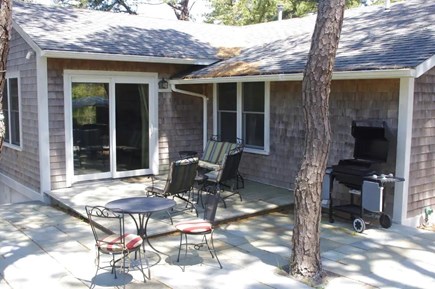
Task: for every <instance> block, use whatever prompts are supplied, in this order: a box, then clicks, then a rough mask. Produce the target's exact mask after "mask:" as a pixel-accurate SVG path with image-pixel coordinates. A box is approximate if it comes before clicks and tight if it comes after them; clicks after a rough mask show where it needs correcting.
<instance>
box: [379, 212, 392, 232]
mask: <svg viewBox="0 0 435 289" xmlns="http://www.w3.org/2000/svg"><path fill="white" fill-rule="evenodd" d="M379 224H381V226H382V228H385V229H388V228H389V227H391V225H392V222H391V218H390V216H388V215H387V214H381V216H380V217H379Z"/></svg>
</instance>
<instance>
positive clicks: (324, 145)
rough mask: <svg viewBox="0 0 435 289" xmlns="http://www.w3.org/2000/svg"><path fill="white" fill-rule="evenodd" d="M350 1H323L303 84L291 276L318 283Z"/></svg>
mask: <svg viewBox="0 0 435 289" xmlns="http://www.w3.org/2000/svg"><path fill="white" fill-rule="evenodd" d="M344 2H345V0H321V1H320V2H319V6H318V15H317V21H316V26H315V29H314V33H313V37H312V42H311V49H310V54H309V57H308V62H307V65H306V67H305V72H304V77H303V81H302V104H303V110H304V117H305V151H304V157H303V160H302V164H301V168H300V171H299V173H298V176H297V179H296V188H295V224H294V229H293V238H292V243H293V244H292V245H293V247H292V248H293V249H292V256H291V262H290V273H291V275H293V276H295V277H297V278H300V279H305V278H308V279H311V281H315V282H318V281H319V280H321V277H322V264H321V259H320V221H321V209H322V207H321V187H322V180H323V176H324V172H325V169H326V164H327V160H328V152H329V146H330V134H331V133H330V126H329V92H330V84H331V78H332V69H333V66H334V62H335V54H336V51H337V46H338V42H339V38H340V33H341V27H342V23H343V12H344Z"/></svg>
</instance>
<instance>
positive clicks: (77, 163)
mask: <svg viewBox="0 0 435 289" xmlns="http://www.w3.org/2000/svg"><path fill="white" fill-rule="evenodd" d="M72 124H73V125H72V128H73V158H74V175H76V176H78V175H88V174H97V173H104V172H110V149H109V84H108V83H82V82H74V83H72Z"/></svg>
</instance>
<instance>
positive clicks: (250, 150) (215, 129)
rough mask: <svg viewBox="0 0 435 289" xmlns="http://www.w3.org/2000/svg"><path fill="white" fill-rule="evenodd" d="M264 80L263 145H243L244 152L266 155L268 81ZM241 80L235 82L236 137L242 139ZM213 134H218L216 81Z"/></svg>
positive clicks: (215, 87)
mask: <svg viewBox="0 0 435 289" xmlns="http://www.w3.org/2000/svg"><path fill="white" fill-rule="evenodd" d="M254 82H264V147H263V149H254V148H249V147H245V148H244V152H248V153H254V154H262V155H268V154H269V153H270V82H269V81H261V80H256V81H254ZM242 89H243V82H237V130H236V131H237V135H236V136H237V137H238V138H240V139H243V127H242V126H243V106H242V105H243V101H242V100H243V91H242ZM213 134H215V135H218V134H219V132H218V83H215V84H213Z"/></svg>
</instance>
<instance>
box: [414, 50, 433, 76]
mask: <svg viewBox="0 0 435 289" xmlns="http://www.w3.org/2000/svg"><path fill="white" fill-rule="evenodd" d="M434 66H435V55H433V56H432V57H430V58H428V59H427V60H426V61H424V62H422V63H421V64H420V65H418V66H417V67H416V68H415V77H416V78H417V77H420V76H422V75H423V74H425V73H426V72H428V71H429V70H431V69H432V68H433V67H434Z"/></svg>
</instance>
